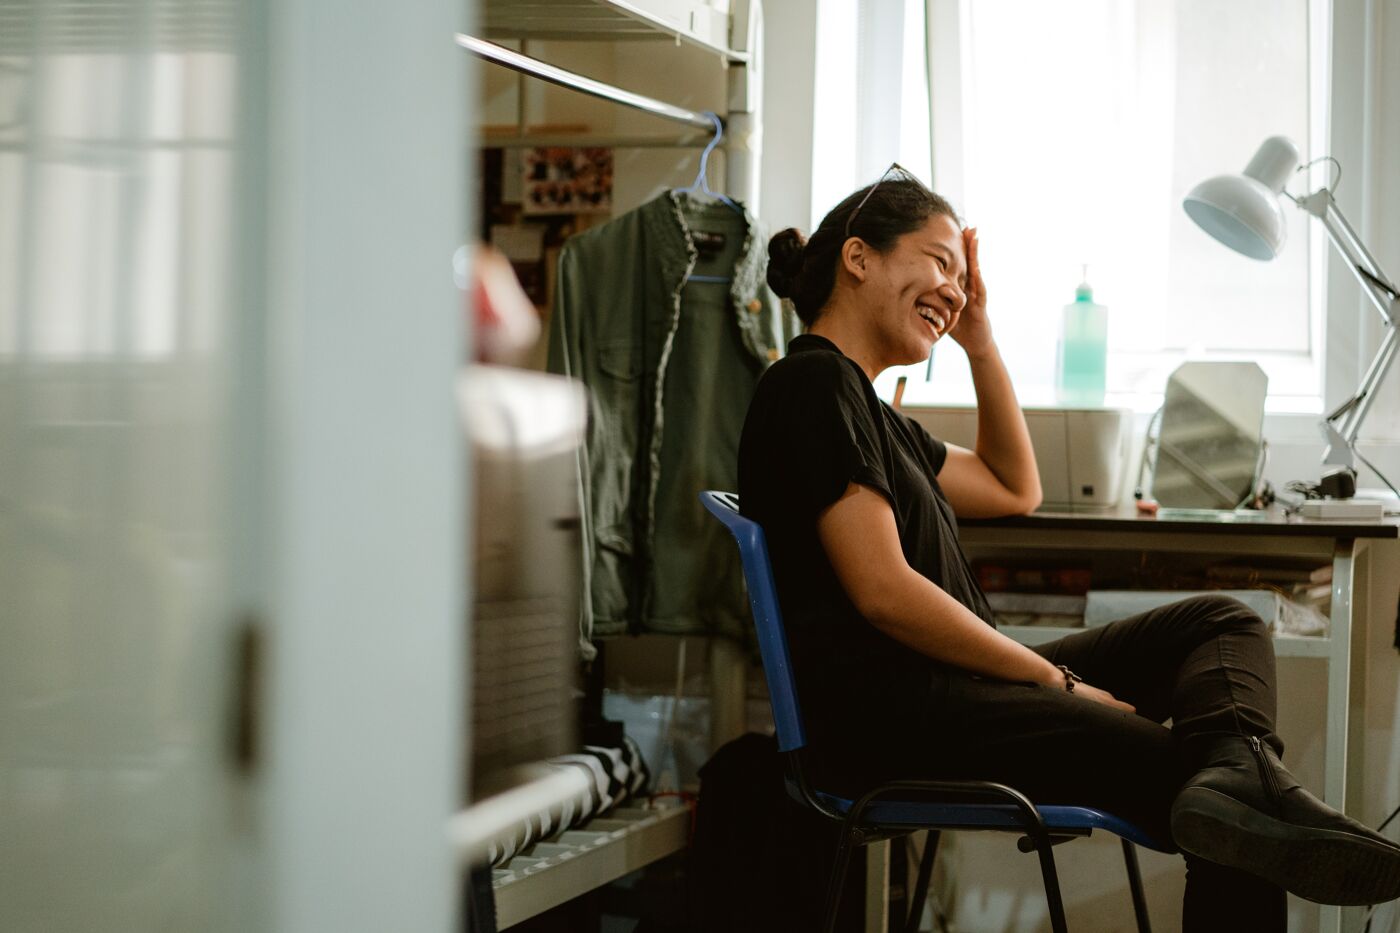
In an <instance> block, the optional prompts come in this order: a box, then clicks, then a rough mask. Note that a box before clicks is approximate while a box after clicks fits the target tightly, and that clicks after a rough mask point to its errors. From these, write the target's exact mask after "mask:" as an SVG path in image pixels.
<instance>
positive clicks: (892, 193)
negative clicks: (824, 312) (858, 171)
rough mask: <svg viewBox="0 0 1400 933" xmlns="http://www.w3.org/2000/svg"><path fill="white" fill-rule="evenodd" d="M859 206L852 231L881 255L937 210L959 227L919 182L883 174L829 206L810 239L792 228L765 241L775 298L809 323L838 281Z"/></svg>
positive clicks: (941, 202) (950, 212)
mask: <svg viewBox="0 0 1400 933" xmlns="http://www.w3.org/2000/svg"><path fill="white" fill-rule="evenodd" d="M872 188H873V189H874V190H873V191H872V190H871V189H872ZM867 195H869V200H866V196H867ZM863 200H864V201H865V203H864V204H861V201H863ZM857 205H860V210H859V212H858V213H857V214H856V216H855V222H854V224H852V226H851V234H850V235H851V236H858V237H860V238H861V239H862V240H864V241H865V242H866V243H868V244H869V245H870V248H871V249H873V250H875V251H876V252H879V253H887V252H889V251H890V250H891V249H893V248H894V244H895V241H896V240H898V239H899V238H900V237H902V236H904V235H905V234H906V233H911V232H912V231H914V230H918V229H919V228H920V227H922V226H923V225H924V224H925V223H927V222H928V219H929V218H930V217H935V216H937V215H939V214H946V215H947V216H949V217H951V218H953V221H954V223H958V224H959V226H961V221H959V220H958V215H957V212H956V211H954V210H953V206H952V205H951V204H949V203H948V202H947V201H945V200H944V199H943V198H941V197H939V196H938V195H936V194H934V193H933V192H932V191H930V190H928V189H927V188H925V187H924V186H923V185H922V184H921V183H920V182H918V181H917V180H915V179H913V178H908V177H905V178H888V177H887V178H885V179H884V180H883V181H878V182H875V183H874V184H871V185H866V186H865V187H864V188H861V189H860V190H859V191H856V192H854V193H852V194H851V195H849V196H848V197H847V198H846V199H845V200H844V201H842V202H841V203H840V204H838V205H836V206H835V207H833V208H832V209H831V210H830V212H828V213H827V215H826V217H824V218H822V222H821V226H819V227H817V231H816V232H815V233H813V234H812V236H811V238H810V239H806V238H804V237H803V236H802V234H801V233H800V232H799V231H798V230H797V229H796V228H795V227H789V228H787V229H786V230H783V231H781V232H780V233H777V234H775V235H774V236H773V238H772V239H770V240H769V241H768V285H769V287H770V288H772V289H773V292H774V293H775V294H776V295H777V296H778V297H779V298H791V299H792V303H793V305H794V306H795V307H796V309H797V316H798V317H799V318H800V319H801V320H802V323H803V324H806V325H807V326H809V327H810V326H811V325H812V323H813V322H814V321H816V319H817V315H818V314H820V313H821V309H822V306H823V305H825V304H826V302H827V299H829V298H830V297H831V290H832V288H833V287H835V285H836V267H837V265H838V263H839V262H840V261H841V247H843V246H845V245H846V240H847V236H846V221H847V218H849V217H850V216H851V212H852V211H855V210H856V206H857Z"/></svg>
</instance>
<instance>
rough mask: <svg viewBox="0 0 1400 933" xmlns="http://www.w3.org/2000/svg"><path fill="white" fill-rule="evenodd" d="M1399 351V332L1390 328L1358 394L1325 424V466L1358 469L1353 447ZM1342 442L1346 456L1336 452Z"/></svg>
mask: <svg viewBox="0 0 1400 933" xmlns="http://www.w3.org/2000/svg"><path fill="white" fill-rule="evenodd" d="M1397 349H1400V331H1397V330H1396V329H1395V328H1394V327H1391V328H1390V330H1389V331H1388V332H1387V333H1386V335H1385V339H1384V340H1382V341H1381V346H1380V349H1379V350H1377V351H1376V356H1375V358H1374V359H1373V360H1371V365H1370V368H1368V369H1367V370H1366V375H1365V377H1363V378H1362V380H1361V385H1359V386H1358V387H1357V389H1356V392H1355V393H1353V394H1352V396H1351V398H1349V399H1347V400H1346V401H1345V402H1343V403H1342V404H1341V405H1340V406H1338V407H1337V408H1336V409H1335V410H1334V411H1333V412H1332V413H1331V414H1329V415H1328V416H1327V418H1326V419H1325V420H1324V421H1323V433H1324V434H1325V435H1326V437H1327V442H1328V449H1327V451H1326V453H1325V454H1324V455H1323V460H1322V462H1323V463H1328V464H1334V465H1338V466H1345V467H1351V468H1353V469H1355V464H1354V463H1353V462H1352V455H1351V447H1352V446H1353V445H1354V444H1355V443H1356V436H1357V435H1358V434H1360V433H1361V422H1362V421H1364V420H1365V419H1366V414H1367V412H1369V411H1370V410H1371V403H1372V402H1374V401H1375V400H1376V390H1377V389H1379V388H1380V385H1381V382H1382V381H1384V379H1385V376H1386V373H1387V372H1388V371H1389V370H1390V365H1391V364H1392V363H1394V362H1395V356H1396V352H1395V351H1396V350H1397ZM1339 419H1340V423H1338V420H1339ZM1339 441H1340V442H1341V443H1342V444H1344V445H1345V448H1344V449H1345V455H1344V456H1343V452H1342V451H1339V450H1337V445H1338V442H1339Z"/></svg>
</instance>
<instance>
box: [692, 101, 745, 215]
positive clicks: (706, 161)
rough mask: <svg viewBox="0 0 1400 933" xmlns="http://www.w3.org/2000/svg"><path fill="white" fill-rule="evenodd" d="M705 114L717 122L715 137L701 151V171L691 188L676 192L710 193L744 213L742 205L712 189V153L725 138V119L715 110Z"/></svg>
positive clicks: (737, 211)
mask: <svg viewBox="0 0 1400 933" xmlns="http://www.w3.org/2000/svg"><path fill="white" fill-rule="evenodd" d="M705 116H707V117H709V118H710V119H711V120H712V121H713V122H714V124H715V136H714V139H711V140H710V143H709V145H707V146H706V147H705V151H704V152H702V153H700V171H699V173H698V174H697V175H696V176H695V180H694V181H693V182H691V183H690V187H689V188H677V189H676V193H677V194H696V193H699V194H704V195H708V196H709V197H712V198H714V199H715V200H717V201H720V202H722V203H724V204H726V205H728V206H729V207H730V208H732V209H733V210H734V211H735V212H736V213H738V214H743V213H744V209H743V208H742V207H740V206H739V205H738V204H736V203H734V201H732V200H730V198H729V197H728V196H726V195H723V194H720V193H719V192H718V191H712V190H710V177H709V170H710V153H712V152H714V151H715V147H716V146H718V145H719V144H720V143H721V142H722V141H723V140H724V121H723V120H721V119H720V118H719V114H717V113H714V112H713V111H710V110H706V111H705Z"/></svg>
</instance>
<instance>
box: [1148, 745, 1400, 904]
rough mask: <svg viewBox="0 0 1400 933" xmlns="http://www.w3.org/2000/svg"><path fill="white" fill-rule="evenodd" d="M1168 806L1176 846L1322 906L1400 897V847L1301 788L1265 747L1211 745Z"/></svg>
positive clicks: (1271, 750)
mask: <svg viewBox="0 0 1400 933" xmlns="http://www.w3.org/2000/svg"><path fill="white" fill-rule="evenodd" d="M1203 760H1204V766H1203V767H1202V769H1201V770H1200V771H1199V772H1197V773H1196V775H1195V776H1194V777H1192V778H1190V779H1189V780H1188V781H1187V782H1186V784H1185V786H1183V787H1182V789H1181V791H1180V792H1179V793H1178V794H1177V796H1176V801H1175V802H1174V803H1173V804H1172V823H1171V826H1172V836H1173V837H1174V839H1175V840H1176V844H1177V846H1178V847H1180V848H1181V849H1183V850H1184V851H1186V852H1190V853H1191V854H1192V855H1197V856H1200V857H1201V858H1204V859H1208V860H1209V861H1212V862H1215V863H1217V864H1220V865H1226V866H1229V867H1231V868H1239V869H1243V870H1244V871H1247V872H1250V873H1251V874H1254V875H1257V876H1258V877H1260V878H1263V879H1265V880H1266V881H1271V882H1273V883H1274V884H1276V885H1278V886H1279V887H1281V888H1284V889H1285V890H1288V891H1291V892H1292V893H1294V894H1296V895H1298V896H1299V897H1302V898H1306V899H1307V900H1310V901H1316V902H1317V903H1320V904H1343V905H1346V904H1351V905H1356V904H1381V903H1384V902H1386V901H1389V900H1392V899H1394V898H1397V897H1400V845H1397V844H1395V843H1393V842H1391V841H1390V840H1388V839H1386V838H1385V837H1384V836H1382V835H1380V834H1379V833H1376V832H1373V831H1371V830H1370V829H1368V828H1366V827H1365V826H1363V825H1362V824H1360V823H1358V822H1356V821H1355V820H1353V819H1350V818H1349V817H1346V816H1344V815H1342V814H1341V813H1338V812H1337V811H1336V810H1333V809H1332V808H1331V807H1329V806H1327V804H1325V803H1323V802H1322V801H1321V800H1318V799H1317V798H1316V797H1314V796H1313V795H1312V794H1310V793H1308V792H1307V791H1306V790H1304V789H1303V787H1302V785H1300V784H1299V783H1298V782H1297V780H1295V779H1294V777H1293V775H1291V774H1289V773H1288V770H1287V769H1286V768H1284V766H1283V763H1282V762H1281V761H1279V759H1278V756H1277V755H1276V754H1275V753H1274V750H1273V748H1271V747H1270V746H1269V745H1268V744H1267V743H1265V742H1261V741H1260V740H1259V739H1257V738H1254V737H1253V736H1230V737H1223V738H1221V739H1220V740H1218V741H1216V742H1214V743H1212V745H1211V747H1210V749H1209V751H1208V752H1207V754H1206V756H1205V757H1204V759H1203Z"/></svg>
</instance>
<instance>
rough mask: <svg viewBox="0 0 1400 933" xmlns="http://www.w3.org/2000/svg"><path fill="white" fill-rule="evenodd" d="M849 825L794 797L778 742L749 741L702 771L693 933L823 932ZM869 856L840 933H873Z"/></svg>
mask: <svg viewBox="0 0 1400 933" xmlns="http://www.w3.org/2000/svg"><path fill="white" fill-rule="evenodd" d="M839 835H840V830H839V827H838V826H837V825H836V824H835V823H834V822H832V821H830V820H826V819H824V818H822V817H821V816H818V815H817V814H815V813H812V812H811V811H810V810H808V809H806V808H805V807H802V806H801V805H800V804H798V803H797V802H796V801H794V800H792V799H791V798H789V797H788V795H787V793H786V792H785V790H784V789H783V765H782V759H781V757H780V756H779V754H778V745H777V741H776V740H775V739H774V738H773V737H772V736H765V735H758V734H757V733H749V734H748V735H744V736H740V737H739V738H737V739H735V740H734V741H732V742H730V743H728V744H727V745H725V746H724V747H723V748H721V749H720V750H719V751H717V752H716V753H715V754H714V757H712V758H711V759H710V760H709V761H708V762H706V763H705V766H704V767H703V768H701V769H700V803H699V807H698V809H697V811H696V815H695V836H694V839H693V841H692V842H691V848H690V855H689V870H688V872H687V874H688V878H689V890H690V895H689V900H690V919H691V930H692V931H693V933H749V931H753V933H760V931H761V933H771V931H773V930H791V931H799V933H800V931H806V930H818V929H820V928H821V920H822V911H823V910H824V909H825V907H826V886H827V881H828V880H829V878H830V875H831V864H832V861H833V859H834V857H835V855H836V843H837V839H838V837H839ZM864 878H865V854H864V849H857V850H856V851H855V852H854V853H853V854H852V857H851V866H850V870H849V871H848V872H847V874H846V885H845V893H844V895H843V896H842V898H841V912H840V917H839V918H838V922H837V924H836V928H837V930H842V931H845V930H852V931H857V930H861V929H862V928H863V914H864V909H863V908H864V887H865V886H864Z"/></svg>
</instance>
